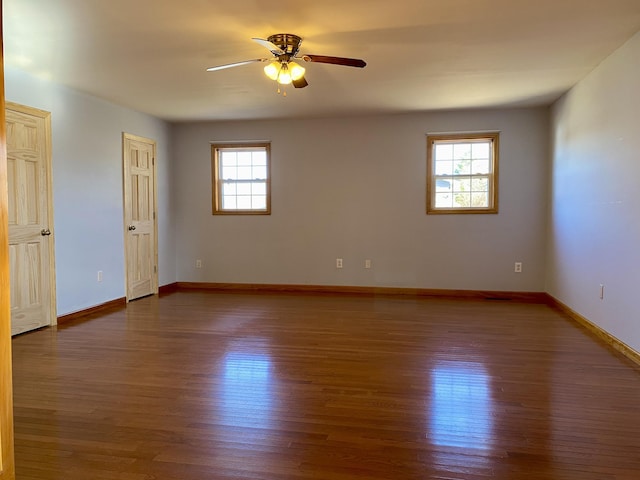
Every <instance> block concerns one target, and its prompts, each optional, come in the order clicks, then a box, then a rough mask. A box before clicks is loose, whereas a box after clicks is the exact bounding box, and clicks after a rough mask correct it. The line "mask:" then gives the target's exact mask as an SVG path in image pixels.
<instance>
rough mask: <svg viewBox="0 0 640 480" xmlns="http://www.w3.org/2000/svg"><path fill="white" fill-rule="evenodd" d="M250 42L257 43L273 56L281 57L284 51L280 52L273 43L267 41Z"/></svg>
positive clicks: (259, 39)
mask: <svg viewBox="0 0 640 480" xmlns="http://www.w3.org/2000/svg"><path fill="white" fill-rule="evenodd" d="M251 40H253V41H254V42H256V43H259V44H260V45H262V46H263V47H264V48H266V49H267V50H269V51H270V52H271V53H273V54H274V55H282V54H283V53H284V50H282V49H281V48H280V47H279V46H277V45H275V44H274V43H271V42H270V41H269V40H265V39H264V38H252V39H251Z"/></svg>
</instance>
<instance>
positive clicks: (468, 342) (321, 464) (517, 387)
mask: <svg viewBox="0 0 640 480" xmlns="http://www.w3.org/2000/svg"><path fill="white" fill-rule="evenodd" d="M13 355H14V388H15V441H16V464H17V465H16V466H17V480H53V479H56V480H102V479H110V480H111V479H120V480H152V479H156V480H165V479H166V480H169V479H176V480H203V479H291V480H306V479H338V480H352V479H353V480H356V479H370V480H378V479H394V480H397V479H440V480H453V479H460V480H463V479H464V480H478V479H505V480H506V479H509V480H519V479H523V480H534V479H535V480H543V479H557V480H569V479H571V480H574V479H575V480H613V479H618V480H622V479H624V480H637V479H640V369H639V368H638V367H637V366H636V365H635V364H633V363H631V362H630V361H628V360H627V359H625V358H624V357H622V356H621V355H620V354H618V353H615V352H613V351H611V350H609V349H608V347H606V346H605V345H604V344H602V343H601V342H600V341H598V340H597V339H595V338H593V337H592V336H590V334H588V333H587V332H585V331H584V330H582V329H581V328H580V327H578V326H576V325H575V324H573V323H572V322H571V321H569V320H567V319H565V318H564V317H563V316H562V315H560V314H559V313H558V312H556V311H554V310H552V309H551V308H549V307H547V306H545V305H535V304H523V303H511V302H491V301H464V300H462V301H461V300H443V299H428V298H412V297H381V296H376V297H374V296H349V295H307V294H273V295H269V294H249V293H245V294H239V293H236V294H234V293H214V292H199V291H178V292H175V293H172V294H169V295H167V296H163V297H160V298H157V297H149V298H144V299H141V300H139V301H136V302H132V303H130V304H129V305H128V306H127V308H126V309H121V310H119V311H115V312H112V313H108V314H104V315H99V316H98V315H95V316H93V317H88V318H87V319H85V320H84V321H81V322H75V323H71V324H69V325H66V326H61V327H58V328H57V329H56V328H50V329H45V330H41V331H36V332H32V333H28V334H25V335H22V336H19V337H17V338H14V340H13Z"/></svg>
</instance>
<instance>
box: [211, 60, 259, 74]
mask: <svg viewBox="0 0 640 480" xmlns="http://www.w3.org/2000/svg"><path fill="white" fill-rule="evenodd" d="M267 60H268V59H266V58H256V59H253V60H245V61H244V62H236V63H227V64H226V65H218V66H216V67H209V68H207V72H215V71H216V70H224V69H225V68H233V67H239V66H241V65H247V64H249V63H255V62H266V61H267Z"/></svg>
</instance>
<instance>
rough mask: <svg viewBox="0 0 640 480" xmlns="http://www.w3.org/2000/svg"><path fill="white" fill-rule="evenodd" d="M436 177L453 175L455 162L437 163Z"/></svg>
mask: <svg viewBox="0 0 640 480" xmlns="http://www.w3.org/2000/svg"><path fill="white" fill-rule="evenodd" d="M435 165H436V175H453V162H452V161H450V160H445V161H439V162H436V163H435Z"/></svg>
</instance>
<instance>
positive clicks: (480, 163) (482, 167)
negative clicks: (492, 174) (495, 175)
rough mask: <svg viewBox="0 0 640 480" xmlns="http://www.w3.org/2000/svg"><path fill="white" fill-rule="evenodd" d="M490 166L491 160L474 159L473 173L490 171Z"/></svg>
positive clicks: (472, 163)
mask: <svg viewBox="0 0 640 480" xmlns="http://www.w3.org/2000/svg"><path fill="white" fill-rule="evenodd" d="M489 167H490V162H489V160H473V162H471V173H473V174H478V173H489Z"/></svg>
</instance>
